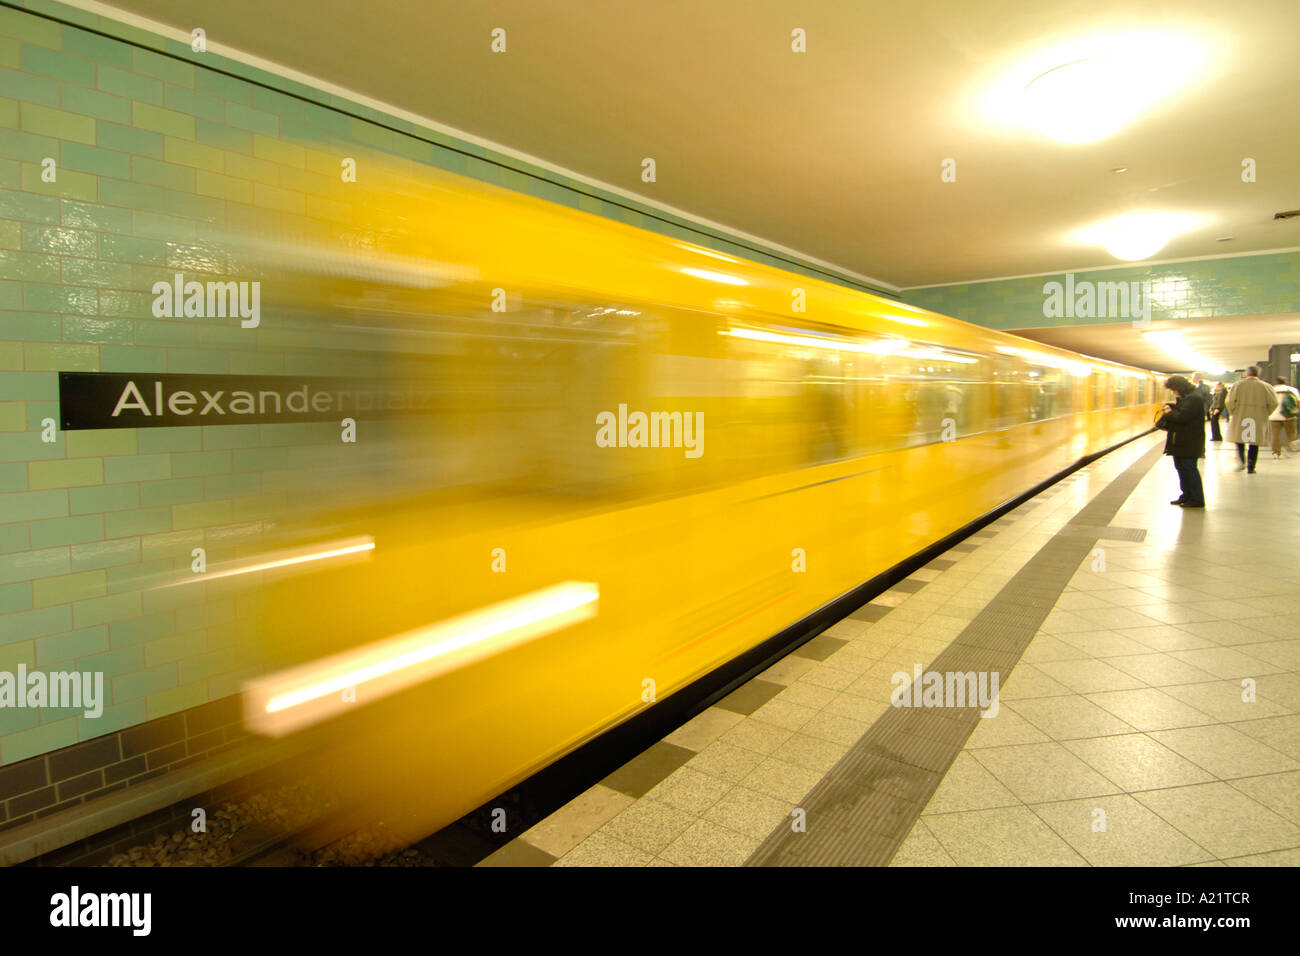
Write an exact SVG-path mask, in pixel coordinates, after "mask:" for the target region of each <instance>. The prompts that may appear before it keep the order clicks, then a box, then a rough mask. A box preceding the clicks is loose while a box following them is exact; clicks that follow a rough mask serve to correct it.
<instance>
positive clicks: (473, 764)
mask: <svg viewBox="0 0 1300 956" xmlns="http://www.w3.org/2000/svg"><path fill="white" fill-rule="evenodd" d="M360 180H361V181H359V182H358V183H354V184H349V185H348V186H346V187H343V188H338V187H336V195H334V196H333V197H332V200H331V201H334V202H337V203H347V204H349V205H348V208H347V210H346V212H345V213H344V214H341V215H340V216H338V217H337V220H336V222H335V223H333V224H332V225H331V226H330V227H329V228H328V229H322V230H321V232H320V233H319V234H317V235H314V236H299V237H292V236H285V235H276V236H262V237H260V238H259V239H257V240H249V241H246V242H245V243H244V251H245V253H246V254H247V255H248V256H249V257H250V259H255V260H256V262H257V263H258V266H259V267H260V268H261V269H262V270H263V275H264V276H267V277H271V276H274V277H275V281H274V282H272V281H271V279H270V278H267V279H266V281H264V282H263V291H262V301H263V309H264V310H265V311H266V312H267V317H266V318H264V319H263V332H264V333H265V334H267V335H272V334H274V330H275V329H276V328H277V324H276V323H277V321H279V322H281V323H282V324H283V326H284V327H285V328H291V329H294V330H297V331H302V330H303V329H309V330H313V329H314V330H315V331H316V333H318V335H319V345H320V348H321V350H322V354H325V353H328V355H329V356H330V357H331V361H332V362H333V365H332V366H331V367H332V368H333V370H334V371H335V372H336V373H337V374H339V375H342V376H347V375H351V376H352V377H354V378H355V379H356V380H357V381H363V380H364V381H365V382H367V383H369V384H368V385H366V386H364V388H362V391H364V390H365V389H367V388H369V389H371V390H372V391H373V390H375V389H378V392H379V393H383V394H385V395H387V398H383V397H381V398H375V397H374V396H373V395H372V396H371V397H370V398H369V399H367V400H365V401H362V400H360V399H358V400H356V401H355V402H354V405H353V406H352V407H353V408H355V409H356V411H355V412H354V413H350V415H351V418H352V419H353V421H354V428H355V435H354V437H355V439H356V440H355V442H348V441H343V440H333V441H332V442H331V441H328V440H326V441H323V442H322V445H321V448H320V449H318V450H317V455H316V457H315V458H314V459H313V461H314V462H316V465H315V466H314V467H315V470H316V474H315V478H314V480H313V482H312V483H311V485H310V486H295V488H294V491H293V496H294V499H295V500H294V503H295V505H296V510H294V512H293V513H292V514H286V515H283V516H279V517H278V518H277V519H276V520H275V522H274V527H275V533H274V534H273V535H270V536H268V538H267V539H266V540H264V541H262V542H260V543H259V545H258V547H259V548H260V549H261V550H260V551H258V552H257V553H252V552H249V551H247V550H246V551H245V552H244V553H241V554H240V555H237V556H236V557H234V558H233V559H232V560H231V561H230V562H229V563H228V564H227V565H226V572H224V573H228V574H229V575H231V576H232V579H231V580H230V581H228V582H216V581H213V582H212V584H210V585H208V586H209V587H217V586H218V583H220V584H221V586H223V587H228V588H230V589H233V590H235V591H236V593H237V594H238V595H239V600H240V608H241V615H244V614H245V613H246V614H247V619H248V620H249V621H253V622H256V623H255V625H252V626H251V627H252V633H254V635H255V639H256V641H257V642H258V643H259V654H260V655H261V659H262V669H263V673H262V675H261V676H260V677H258V678H257V679H255V680H252V681H250V683H249V684H248V686H247V688H246V691H245V707H246V711H245V712H246V720H247V724H248V726H249V727H250V728H251V729H253V730H255V731H257V732H258V733H262V734H266V735H268V736H275V737H285V736H290V737H292V736H295V735H313V734H314V735H315V737H313V738H312V739H313V740H314V741H315V743H316V744H317V745H319V746H320V747H321V748H322V749H321V751H320V753H321V755H322V759H323V760H324V761H325V762H326V763H328V762H329V760H331V759H334V758H332V757H331V754H333V755H334V757H336V758H337V759H343V758H342V757H340V756H338V755H341V754H347V759H348V760H350V761H354V763H353V764H350V765H349V766H350V768H351V769H349V771H348V773H349V775H352V776H354V777H356V778H357V779H359V780H364V781H367V782H368V783H369V784H370V785H371V788H372V789H373V790H375V791H384V792H386V793H389V794H393V793H397V792H401V793H402V794H404V795H405V797H406V798H408V799H409V802H411V803H413V804H415V805H417V806H418V807H419V808H420V812H421V813H422V814H423V823H424V824H425V825H426V826H427V827H428V828H429V829H433V828H435V827H437V826H439V825H441V824H445V823H448V822H450V821H452V820H455V819H457V818H458V817H459V816H461V815H462V814H463V813H465V812H467V811H469V810H471V809H473V808H475V807H477V806H480V805H482V804H483V803H485V802H486V801H488V800H490V799H491V798H493V797H494V796H495V795H497V794H499V793H501V792H503V791H504V790H506V789H508V788H509V787H511V786H512V785H514V784H516V783H517V782H519V781H521V780H523V779H524V778H526V777H528V776H529V775H531V774H534V773H535V772H537V771H538V770H539V769H541V768H543V767H545V766H547V765H548V764H550V763H551V762H553V761H555V760H556V759H558V758H559V757H561V756H563V755H565V754H566V753H568V752H570V751H572V750H574V749H575V748H577V747H579V746H580V745H582V744H583V743H584V742H586V741H589V740H591V739H593V738H594V737H596V736H597V735H600V734H601V733H602V732H604V731H607V730H609V729H610V728H613V727H615V726H616V725H619V724H620V723H621V722H623V721H625V720H627V719H628V718H630V717H632V716H633V715H636V714H638V713H639V712H641V711H643V710H645V709H646V708H648V707H653V706H655V704H656V702H662V701H664V700H665V699H667V698H670V697H671V695H673V694H674V693H675V692H677V691H679V690H680V689H681V688H683V687H685V686H687V685H688V684H690V683H691V682H692V681H694V680H696V679H697V678H700V677H701V676H702V675H705V674H708V673H710V672H712V671H714V670H715V669H717V668H719V667H720V666H722V665H724V664H726V663H727V662H728V661H731V660H733V659H734V658H736V657H737V655H740V654H742V653H743V652H745V651H746V650H747V649H750V648H753V647H754V646H755V645H757V644H759V643H760V642H762V641H764V640H765V639H767V638H769V637H770V636H772V635H774V634H776V633H778V632H780V631H782V630H783V629H785V628H788V627H790V626H791V625H792V624H794V623H796V622H798V621H800V620H801V619H803V618H805V617H807V616H808V615H810V614H812V613H813V612H815V611H816V610H817V609H818V608H820V607H823V606H824V605H826V604H827V603H828V602H831V601H833V600H834V599H836V598H837V597H838V596H840V595H844V594H845V593H846V592H849V591H851V590H852V589H853V588H854V587H855V586H857V585H859V584H860V583H862V582H863V581H866V580H868V579H870V578H872V577H873V576H875V575H877V574H879V573H880V572H882V571H883V570H885V569H887V568H890V567H891V566H893V565H895V564H896V563H898V562H900V561H902V560H903V559H905V558H907V557H908V556H910V555H913V554H915V553H916V552H917V551H918V550H920V549H922V548H924V547H925V546H927V545H929V544H931V543H933V542H935V541H937V540H938V539H940V538H942V537H944V536H945V535H947V534H949V533H951V532H953V531H954V530H956V529H959V528H961V527H963V526H965V525H967V524H968V523H969V522H971V521H972V520H973V519H976V518H977V517H979V516H980V515H983V514H985V513H987V512H989V511H990V510H992V509H994V508H996V507H997V506H998V505H1000V504H1002V503H1003V502H1006V501H1007V500H1009V499H1011V498H1014V497H1015V496H1017V495H1019V494H1020V493H1022V492H1024V491H1026V490H1027V489H1029V488H1031V487H1032V486H1034V485H1035V484H1037V483H1038V482H1040V481H1043V480H1044V479H1046V478H1048V477H1050V476H1052V475H1053V474H1055V473H1057V472H1060V471H1061V470H1063V469H1065V468H1066V467H1068V466H1069V465H1071V464H1072V463H1074V462H1076V461H1077V460H1078V459H1079V458H1080V457H1082V456H1085V455H1087V454H1090V453H1093V452H1096V451H1099V450H1101V449H1105V448H1107V447H1109V446H1112V445H1114V444H1116V443H1118V442H1121V441H1123V440H1125V439H1128V438H1131V437H1133V436H1135V435H1138V434H1140V433H1142V432H1144V431H1146V430H1148V429H1149V428H1150V427H1151V421H1152V407H1153V405H1155V404H1156V403H1158V402H1159V401H1161V400H1162V399H1163V390H1162V388H1161V386H1160V384H1159V381H1158V379H1157V377H1156V376H1155V375H1154V374H1153V373H1151V372H1149V371H1146V370H1143V369H1137V368H1129V367H1125V366H1122V365H1117V364H1114V363H1111V362H1106V361H1101V360H1098V359H1095V358H1091V357H1088V356H1084V355H1079V354H1076V353H1072V352H1068V351H1064V350H1061V349H1057V348H1052V347H1048V346H1043V345H1039V344H1036V343H1033V342H1030V341H1028V340H1026V339H1023V338H1019V337H1016V336H1013V335H1009V334H1004V333H999V332H996V331H992V330H990V329H986V328H981V327H977V326H974V325H970V324H967V323H964V322H960V321H956V320H954V319H951V318H947V317H945V316H942V315H937V314H934V313H932V312H928V311H925V310H922V309H919V308H915V307H913V306H910V305H906V304H903V303H901V302H897V301H891V300H889V299H886V298H883V297H877V296H874V295H870V294H866V293H863V292H860V291H855V290H852V289H850V288H846V287H843V286H840V285H836V284H832V283H831V282H827V281H820V280H818V279H814V278H809V277H807V276H804V275H798V274H793V273H789V272H784V271H781V270H779V269H777V268H772V267H768V266H765V265H760V264H756V263H754V262H752V261H747V260H744V259H740V258H736V257H734V256H731V255H727V254H724V253H720V252H716V251H713V250H711V249H707V248H703V247H701V246H698V245H693V244H691V243H689V242H685V241H680V240H677V239H674V238H668V237H665V236H663V235H660V234H657V233H652V232H649V231H646V230H643V229H640V228H636V227H634V226H632V225H625V224H622V223H618V222H615V221H612V220H610V219H606V218H602V217H598V216H596V215H592V214H588V213H585V212H581V211H576V210H573V209H570V208H567V207H564V206H560V205H557V204H553V203H549V202H546V201H543V200H539V199H533V198H529V197H525V196H522V195H519V194H516V193H513V192H508V191H506V190H504V189H500V188H497V187H495V186H491V185H487V184H483V183H480V182H476V181H471V180H468V179H464V178H461V177H458V176H454V175H451V174H443V173H435V172H433V171H430V170H428V169H417V168H416V167H414V166H393V167H392V168H387V169H383V170H377V169H374V168H368V169H367V170H366V175H365V176H363V177H360ZM277 302H278V303H279V306H277V305H276V303H277ZM277 307H278V308H280V309H281V313H280V314H279V317H278V318H277V315H276V312H275V310H276V308H277ZM286 367H288V366H286ZM325 428H326V429H327V430H329V429H333V430H334V431H337V430H338V428H337V427H336V426H335V425H326V426H325ZM244 572H249V573H244ZM884 699H887V697H886V698H884ZM356 761H362V763H361V765H359V766H358V765H356V764H355V762H356Z"/></svg>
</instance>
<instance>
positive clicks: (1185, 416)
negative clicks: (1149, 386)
mask: <svg viewBox="0 0 1300 956" xmlns="http://www.w3.org/2000/svg"><path fill="white" fill-rule="evenodd" d="M1165 388H1167V389H1169V391H1171V392H1175V393H1177V395H1178V401H1177V403H1176V404H1173V405H1166V406H1165V411H1164V414H1163V415H1161V416H1160V419H1159V420H1158V421H1157V422H1156V427H1157V428H1163V429H1164V430H1165V431H1167V432H1168V433H1169V434H1168V436H1167V437H1166V438H1165V454H1166V455H1171V456H1173V459H1174V468H1175V470H1177V472H1178V484H1179V485H1180V486H1181V488H1182V492H1183V493H1182V494H1181V495H1180V496H1179V497H1178V498H1177V499H1176V500H1174V501H1171V502H1170V504H1173V505H1181V506H1182V507H1184V508H1204V507H1205V491H1204V489H1203V488H1202V487H1201V473H1200V472H1199V471H1197V470H1196V462H1197V459H1200V458H1203V457H1205V402H1204V401H1203V400H1202V399H1201V396H1200V394H1199V393H1198V392H1197V390H1196V386H1194V385H1193V384H1192V383H1191V382H1189V381H1187V379H1185V378H1183V376H1181V375H1171V376H1169V378H1168V379H1166V380H1165Z"/></svg>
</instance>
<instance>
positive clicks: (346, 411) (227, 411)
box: [59, 372, 436, 431]
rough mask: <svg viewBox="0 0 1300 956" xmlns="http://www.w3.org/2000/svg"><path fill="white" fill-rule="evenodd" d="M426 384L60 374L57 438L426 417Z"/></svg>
mask: <svg viewBox="0 0 1300 956" xmlns="http://www.w3.org/2000/svg"><path fill="white" fill-rule="evenodd" d="M435 397H436V392H435V390H434V389H433V388H432V387H430V386H428V385H421V384H419V383H410V382H378V381H367V380H361V379H343V378H317V377H303V376H292V375H169V374H161V373H152V372H144V373H132V372H60V373H59V417H60V420H61V421H62V422H63V425H62V428H63V430H64V431H76V430H83V429H92V428H174V427H176V426H178V425H180V426H185V425H264V424H272V423H277V422H330V421H339V420H340V419H342V418H346V417H349V416H351V417H363V416H364V417H380V416H384V417H386V416H388V415H394V414H411V413H414V414H419V413H420V412H424V413H429V412H432V411H433V410H434V407H435V405H434V402H435Z"/></svg>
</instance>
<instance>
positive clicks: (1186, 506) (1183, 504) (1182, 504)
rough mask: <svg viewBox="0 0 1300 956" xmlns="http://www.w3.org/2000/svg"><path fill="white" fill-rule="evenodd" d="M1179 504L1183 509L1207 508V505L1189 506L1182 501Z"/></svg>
mask: <svg viewBox="0 0 1300 956" xmlns="http://www.w3.org/2000/svg"><path fill="white" fill-rule="evenodd" d="M1179 504H1180V505H1181V506H1182V507H1184V508H1204V507H1205V505H1203V504H1200V505H1189V504H1187V503H1186V502H1181V501H1180V502H1179Z"/></svg>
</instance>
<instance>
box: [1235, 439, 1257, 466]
mask: <svg viewBox="0 0 1300 956" xmlns="http://www.w3.org/2000/svg"><path fill="white" fill-rule="evenodd" d="M1247 448H1249V449H1250V452H1249V454H1248V453H1247V452H1246V449H1247ZM1237 458H1238V459H1239V460H1240V461H1243V462H1245V463H1246V470H1247V471H1254V470H1255V462H1257V461H1259V446H1258V445H1243V444H1242V443H1241V442H1237Z"/></svg>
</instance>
